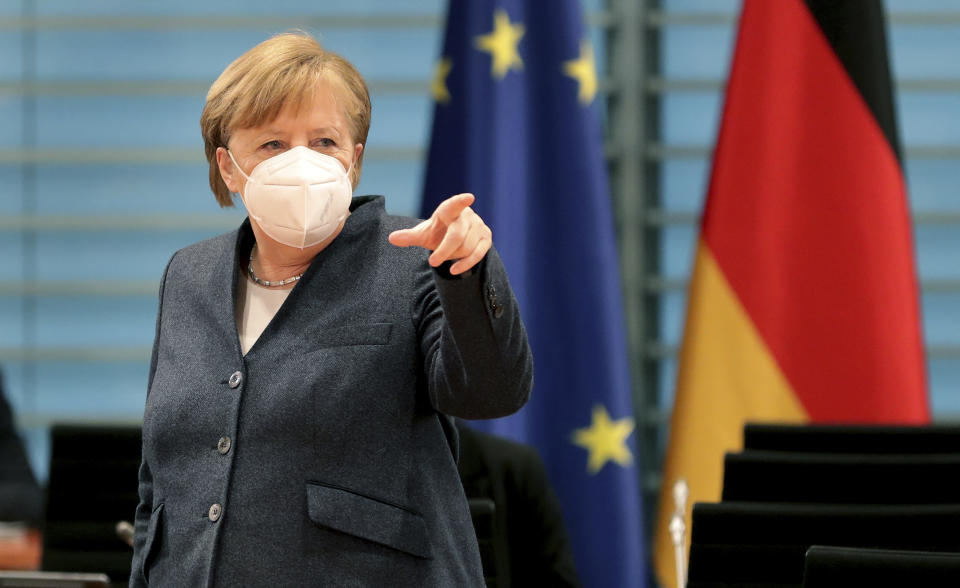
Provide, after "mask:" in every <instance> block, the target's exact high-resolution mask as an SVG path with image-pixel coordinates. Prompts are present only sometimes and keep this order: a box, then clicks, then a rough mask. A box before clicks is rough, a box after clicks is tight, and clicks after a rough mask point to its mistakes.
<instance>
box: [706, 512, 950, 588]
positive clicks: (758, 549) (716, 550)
mask: <svg viewBox="0 0 960 588" xmlns="http://www.w3.org/2000/svg"><path fill="white" fill-rule="evenodd" d="M692 523H693V527H692V539H691V546H690V564H689V569H688V578H689V582H688V588H702V587H705V586H721V585H730V586H750V585H756V586H790V587H794V588H800V587H801V586H802V584H803V578H804V566H805V565H806V564H805V561H806V559H805V556H806V552H807V550H808V549H809V548H810V547H811V546H813V545H835V546H841V547H869V548H884V549H895V550H917V551H931V552H951V551H952V552H955V551H960V535H958V534H957V533H956V531H955V530H956V529H957V528H958V525H960V504H956V505H895V506H871V505H867V506H862V505H824V504H774V503H762V502H750V503H744V502H720V503H716V504H707V503H698V504H696V505H694V507H693V517H692ZM851 585H852V586H869V585H870V584H869V583H866V584H864V583H856V584H851ZM908 585H909V584H908Z"/></svg>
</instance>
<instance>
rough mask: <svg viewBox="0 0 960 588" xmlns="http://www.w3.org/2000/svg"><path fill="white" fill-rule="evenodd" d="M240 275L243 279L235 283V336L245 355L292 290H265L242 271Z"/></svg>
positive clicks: (265, 288)
mask: <svg viewBox="0 0 960 588" xmlns="http://www.w3.org/2000/svg"><path fill="white" fill-rule="evenodd" d="M240 273H241V274H242V275H243V279H241V280H240V281H239V282H237V316H236V319H237V335H239V336H240V349H241V350H242V351H243V354H244V355H246V354H247V352H248V351H250V348H251V347H253V344H254V343H256V342H257V339H259V338H260V335H261V334H262V333H263V330H264V329H266V328H267V325H269V324H270V321H271V320H273V316H274V315H275V314H277V311H278V310H280V306H281V305H283V301H284V300H286V299H287V296H288V295H289V294H290V290H292V289H293V288H292V287H291V288H267V287H265V286H260V285H258V284H256V283H254V281H253V280H251V279H250V276H248V275H247V272H246V271H245V270H244V269H241V270H240Z"/></svg>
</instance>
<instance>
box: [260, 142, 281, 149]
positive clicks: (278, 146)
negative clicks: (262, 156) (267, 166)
mask: <svg viewBox="0 0 960 588" xmlns="http://www.w3.org/2000/svg"><path fill="white" fill-rule="evenodd" d="M260 147H261V148H262V149H270V150H276V149H282V148H283V143H281V142H280V141H276V140H274V141H267V142H266V143H264V144H263V145H261V146H260Z"/></svg>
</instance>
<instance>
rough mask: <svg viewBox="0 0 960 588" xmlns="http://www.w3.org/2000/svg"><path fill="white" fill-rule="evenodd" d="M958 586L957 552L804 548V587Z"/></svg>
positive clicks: (959, 573)
mask: <svg viewBox="0 0 960 588" xmlns="http://www.w3.org/2000/svg"><path fill="white" fill-rule="evenodd" d="M849 586H871V587H873V588H885V587H891V588H892V587H894V586H896V587H900V586H923V587H924V588H948V587H949V588H955V587H956V586H960V553H940V552H928V551H896V550H889V549H865V548H853V547H833V546H822V545H815V546H813V547H811V548H810V549H809V550H807V556H806V564H805V567H804V573H803V588H847V587H849Z"/></svg>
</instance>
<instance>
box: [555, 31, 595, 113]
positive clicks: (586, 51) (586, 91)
mask: <svg viewBox="0 0 960 588" xmlns="http://www.w3.org/2000/svg"><path fill="white" fill-rule="evenodd" d="M563 73H565V74H567V75H568V76H570V77H571V78H573V79H575V80H577V82H578V83H579V84H580V91H579V92H578V93H577V101H578V102H579V103H580V104H583V105H584V106H586V105H587V104H590V102H592V101H593V97H594V96H595V95H596V94H597V70H596V68H595V67H594V63H593V45H591V44H590V42H589V41H586V40H584V41H580V57H577V58H576V59H571V60H570V61H564V62H563Z"/></svg>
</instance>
